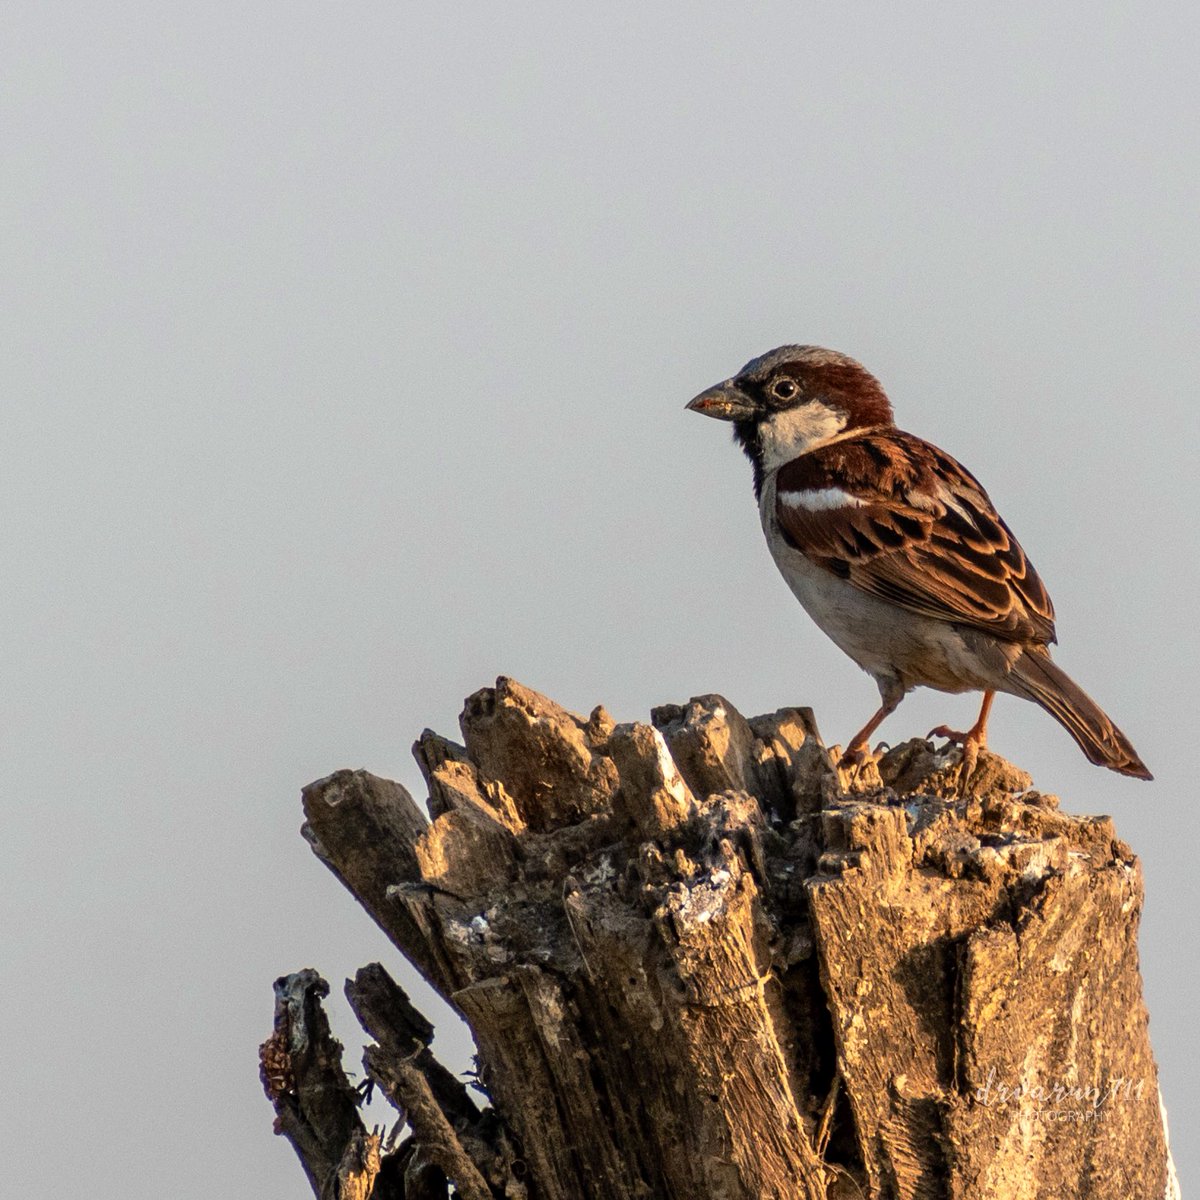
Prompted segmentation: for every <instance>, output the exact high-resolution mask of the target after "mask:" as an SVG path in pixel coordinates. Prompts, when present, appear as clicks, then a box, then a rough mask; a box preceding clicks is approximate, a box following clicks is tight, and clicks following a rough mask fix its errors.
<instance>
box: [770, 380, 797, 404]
mask: <svg viewBox="0 0 1200 1200" xmlns="http://www.w3.org/2000/svg"><path fill="white" fill-rule="evenodd" d="M799 390H800V388H799V387H798V386H797V385H796V381H795V380H794V379H777V380H775V382H774V383H773V384H771V395H772V396H774V397H775V399H776V400H790V399H792V397H793V396H795V394H796V393H797V392H798V391H799Z"/></svg>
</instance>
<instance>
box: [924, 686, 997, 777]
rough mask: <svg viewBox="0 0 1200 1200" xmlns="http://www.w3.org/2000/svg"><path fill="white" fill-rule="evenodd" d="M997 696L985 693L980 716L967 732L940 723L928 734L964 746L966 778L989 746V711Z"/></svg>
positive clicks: (963, 763)
mask: <svg viewBox="0 0 1200 1200" xmlns="http://www.w3.org/2000/svg"><path fill="white" fill-rule="evenodd" d="M995 698H996V693H995V692H984V693H983V704H981V705H980V707H979V717H978V719H977V720H976V722H975V724H974V725H972V726H971V728H970V729H968V730H967V731H966V732H965V733H959V732H958V730H956V729H951V728H949V727H948V726H946V725H939V726H938V727H937V728H936V729H931V730H930V731H929V734H928V736H929V737H931V738H935V737H941V738H947V739H948V740H949V741H951V742H954V743H955V744H956V745H959V746H961V747H962V751H963V761H962V765H963V779H964V780H966V779H969V778H970V776H971V773H972V772H973V771H974V770H975V764H976V762H978V761H979V751H980V750H984V749H986V748H987V722H988V713H990V712H991V711H992V701H993V700H995Z"/></svg>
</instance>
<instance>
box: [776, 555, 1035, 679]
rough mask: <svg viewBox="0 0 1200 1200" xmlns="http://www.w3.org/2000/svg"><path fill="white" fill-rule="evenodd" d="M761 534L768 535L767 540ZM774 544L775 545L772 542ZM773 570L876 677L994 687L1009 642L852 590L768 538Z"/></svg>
mask: <svg viewBox="0 0 1200 1200" xmlns="http://www.w3.org/2000/svg"><path fill="white" fill-rule="evenodd" d="M771 540H772V539H771V538H770V537H769V536H768V542H771ZM777 546H778V548H777ZM772 552H773V554H774V557H775V561H776V564H777V565H778V567H779V570H780V573H781V574H782V575H783V577H784V579H785V580H786V581H787V584H788V586H789V587H790V588H791V589H792V592H793V594H794V595H795V597H796V599H797V600H799V601H800V603H801V604H802V605H803V606H804V609H805V611H806V612H807V613H808V615H809V616H810V617H811V618H812V619H813V621H814V622H815V623H816V624H817V625H818V626H819V627H820V628H821V629H822V630H823V631H824V633H825V634H826V635H827V636H828V637H829V638H830V639H831V640H832V641H833V642H834V643H835V644H836V645H837V646H839V647H840V648H841V649H842V650H843V651H844V652H845V653H846V654H847V655H849V656H850V658H852V659H853V660H854V661H855V662H856V663H858V665H859V666H860V667H862V669H863V670H864V671H866V672H868V673H869V674H871V675H873V676H874V677H875V678H876V679H892V680H896V681H898V682H899V683H900V684H901V685H902V686H903V687H904V688H905V689H908V688H913V687H932V688H937V689H938V690H939V691H943V692H965V691H974V690H983V689H987V688H997V687H998V688H1000V689H1001V690H1004V677H1005V675H1006V674H1007V670H1008V666H1009V665H1010V663H1011V659H1012V658H1014V657H1015V656H1016V654H1017V653H1019V650H1018V648H1017V647H1011V648H1010V647H1006V646H1004V645H1003V644H1000V643H997V642H996V640H995V639H993V638H988V637H986V635H982V634H979V633H976V632H974V631H972V630H969V629H964V628H962V627H960V626H957V625H954V624H951V623H950V622H948V621H937V620H934V619H933V618H931V617H923V616H920V615H919V614H917V613H910V612H908V611H906V610H904V609H901V608H898V607H897V606H896V605H894V604H889V603H888V602H887V601H886V600H880V599H879V598H878V597H875V596H872V595H870V594H869V593H867V592H863V591H860V590H859V589H858V588H856V587H855V586H854V585H853V584H851V583H849V582H847V581H846V580H843V579H839V578H838V577H837V576H835V575H832V574H831V573H830V572H828V571H826V570H824V569H823V568H821V567H818V566H816V565H814V564H813V563H811V562H809V560H808V559H806V558H805V557H804V556H803V555H802V554H800V553H799V551H796V550H792V549H790V548H789V547H787V546H786V545H782V546H779V545H778V542H776V544H775V545H772Z"/></svg>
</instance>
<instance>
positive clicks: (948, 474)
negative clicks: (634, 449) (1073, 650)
mask: <svg viewBox="0 0 1200 1200" xmlns="http://www.w3.org/2000/svg"><path fill="white" fill-rule="evenodd" d="M837 492H842V493H844V494H845V496H846V502H845V504H840V505H839V504H835V505H830V503H829V502H828V496H829V495H830V494H835V495H836V493H837ZM817 494H819V495H820V497H821V500H820V502H819V503H818V502H816V501H815V500H813V501H810V502H809V503H807V504H806V502H805V501H806V495H807V496H809V497H815V496H816V495H817ZM776 516H777V519H778V522H779V526H780V529H781V530H782V532H783V535H784V537H785V538H787V540H788V541H789V542H790V543H791V544H792V545H793V546H794V547H795V548H796V549H798V550H799V551H800V552H801V553H802V554H804V555H805V557H807V558H808V559H810V560H811V561H812V562H814V563H817V564H818V565H820V566H822V567H824V568H825V569H826V570H829V571H831V572H832V573H834V574H836V575H838V576H840V577H841V578H843V579H848V580H849V581H850V582H851V583H852V584H854V585H855V586H856V587H858V588H861V589H862V590H863V591H864V592H869V593H871V594H872V595H875V596H879V597H880V598H881V599H884V600H888V601H890V602H891V603H893V604H897V605H899V606H900V607H902V608H906V609H908V610H909V611H911V612H915V613H919V614H921V615H922V616H927V617H933V618H934V619H936V620H941V621H951V622H954V623H956V624H960V625H966V626H969V627H971V628H973V629H979V630H981V631H983V632H985V633H990V634H992V635H993V636H995V637H999V638H1003V639H1004V640H1006V641H1013V642H1020V643H1024V644H1028V643H1041V644H1045V643H1047V642H1053V641H1054V640H1055V634H1054V606H1053V604H1052V603H1051V602H1050V597H1049V595H1048V594H1047V592H1046V589H1045V587H1044V585H1043V584H1042V581H1041V579H1040V578H1039V577H1038V574H1037V572H1036V571H1035V570H1034V568H1033V564H1032V563H1030V561H1029V559H1028V557H1027V556H1026V554H1025V552H1024V550H1022V549H1021V546H1020V543H1018V541H1017V539H1016V538H1015V537H1014V536H1013V534H1012V532H1011V530H1009V528H1008V526H1007V525H1005V523H1004V521H1003V520H1002V519H1001V517H1000V515H999V514H998V513H997V512H996V510H995V509H994V508H993V507H992V503H991V501H990V500H989V499H988V496H987V493H986V492H985V491H984V490H983V488H982V487H981V486H980V484H979V482H978V481H977V480H976V479H975V477H974V476H973V475H971V474H970V472H969V471H967V470H966V469H965V468H964V467H962V466H960V465H959V463H957V462H956V461H955V460H954V459H953V458H951V457H950V456H949V455H948V454H946V453H945V452H944V451H941V450H939V449H937V447H935V446H931V445H930V444H929V443H928V442H924V441H922V440H921V439H920V438H916V437H913V436H912V435H911V434H907V433H902V432H901V431H900V430H897V429H887V430H875V431H872V432H868V433H864V434H861V435H859V436H858V437H853V438H847V439H845V440H844V441H840V442H834V443H833V444H832V445H829V446H825V447H821V448H819V449H817V450H812V451H809V452H808V453H807V454H804V455H801V456H800V457H799V458H797V459H795V460H793V461H792V462H790V463H788V464H787V465H786V466H784V467H783V468H781V470H780V471H779V475H778V478H777V481H776Z"/></svg>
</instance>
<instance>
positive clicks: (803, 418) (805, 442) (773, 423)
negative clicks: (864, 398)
mask: <svg viewBox="0 0 1200 1200" xmlns="http://www.w3.org/2000/svg"><path fill="white" fill-rule="evenodd" d="M846 421H847V417H846V414H845V413H843V412H838V411H837V410H836V409H832V408H827V407H826V406H825V405H824V404H821V403H820V402H819V401H813V402H812V403H809V404H802V405H801V406H800V407H799V408H789V409H787V410H786V411H784V412H778V413H775V415H774V416H772V417H770V418H769V419H768V420H766V421H764V422H763V423H762V424H761V425H760V426H759V427H758V436H759V441H760V444H761V446H762V455H763V469H764V470H765V471H767V472H770V471H773V470H774V469H775V468H776V467H781V466H783V464H784V463H785V462H789V461H790V460H791V459H793V458H795V457H796V455H798V454H803V453H804V452H805V451H806V450H811V449H813V447H814V446H819V445H821V443H822V442H827V441H829V440H830V439H831V438H835V437H837V435H838V434H839V433H841V432H842V430H843V429H845V428H846Z"/></svg>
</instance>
